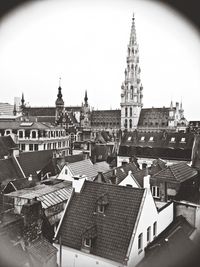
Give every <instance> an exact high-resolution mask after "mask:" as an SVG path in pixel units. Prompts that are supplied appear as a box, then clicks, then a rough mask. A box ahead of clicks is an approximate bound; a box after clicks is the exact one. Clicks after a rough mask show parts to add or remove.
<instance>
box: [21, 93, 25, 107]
mask: <svg viewBox="0 0 200 267" xmlns="http://www.w3.org/2000/svg"><path fill="white" fill-rule="evenodd" d="M24 107H25V100H24V93H22V98H21V108H22V109H23V108H24Z"/></svg>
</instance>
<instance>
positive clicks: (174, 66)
mask: <svg viewBox="0 0 200 267" xmlns="http://www.w3.org/2000/svg"><path fill="white" fill-rule="evenodd" d="M133 12H134V13H135V20H136V32H137V40H138V43H139V53H140V66H141V80H142V83H143V87H144V98H143V100H144V107H152V106H154V107H162V106H169V104H170V101H171V100H173V101H174V102H176V101H178V102H180V101H181V99H182V101H183V108H184V109H185V117H186V118H187V119H188V120H200V112H199V99H200V98H199V96H200V93H199V90H200V36H199V33H198V31H197V30H196V29H195V28H193V26H192V25H191V24H190V22H188V21H187V20H186V19H185V18H184V17H182V16H181V15H180V14H178V13H176V12H175V11H173V10H172V9H169V8H167V7H166V6H163V5H160V4H159V5H158V4H157V3H154V2H153V1H145V0H138V1H136V0H135V1H133V0H132V1H128V0H118V1H108V0H107V1H104V0H99V1H96V0H93V1H92V0H91V1H89V0H87V1H86V0H79V1H78V0H63V1H62V0H41V1H33V3H30V4H27V5H25V6H22V7H21V8H18V9H16V10H15V11H13V12H12V13H10V14H9V15H8V16H7V17H4V19H3V20H2V21H1V24H0V88H1V89H0V90H1V97H0V102H9V103H11V104H13V99H14V96H21V94H22V92H24V95H25V101H26V102H28V103H29V104H30V105H31V106H54V105H55V100H56V95H57V88H58V83H59V77H61V79H62V80H61V86H62V88H63V99H64V101H65V105H67V106H70V105H80V104H81V102H82V101H83V98H84V92H85V90H86V89H87V91H88V97H89V104H90V105H91V106H92V107H94V108H98V109H110V108H112V109H115V108H120V93H121V84H122V82H123V80H124V69H125V66H126V56H127V45H128V41H129V37H130V30H131V19H132V14H133Z"/></svg>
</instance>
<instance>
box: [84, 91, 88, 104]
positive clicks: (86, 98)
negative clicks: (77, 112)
mask: <svg viewBox="0 0 200 267" xmlns="http://www.w3.org/2000/svg"><path fill="white" fill-rule="evenodd" d="M84 102H85V106H88V96H87V90H85V97H84Z"/></svg>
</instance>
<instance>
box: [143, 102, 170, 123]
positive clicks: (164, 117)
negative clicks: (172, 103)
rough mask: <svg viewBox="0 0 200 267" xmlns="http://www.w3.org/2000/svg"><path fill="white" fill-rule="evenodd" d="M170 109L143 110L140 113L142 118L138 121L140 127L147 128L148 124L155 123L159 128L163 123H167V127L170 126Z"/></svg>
mask: <svg viewBox="0 0 200 267" xmlns="http://www.w3.org/2000/svg"><path fill="white" fill-rule="evenodd" d="M169 110H170V108H166V107H163V108H153V107H152V108H142V109H141V112H140V117H139V121H138V126H146V124H148V125H150V123H151V122H152V121H153V122H154V123H155V122H157V123H158V125H157V126H163V124H162V123H165V127H166V126H167V125H168V117H169Z"/></svg>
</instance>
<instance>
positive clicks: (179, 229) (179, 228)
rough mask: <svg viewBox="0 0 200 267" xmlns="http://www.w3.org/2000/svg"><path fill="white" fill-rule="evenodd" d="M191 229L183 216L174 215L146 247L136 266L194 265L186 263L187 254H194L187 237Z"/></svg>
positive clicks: (172, 266) (191, 244) (175, 266)
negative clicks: (143, 255)
mask: <svg viewBox="0 0 200 267" xmlns="http://www.w3.org/2000/svg"><path fill="white" fill-rule="evenodd" d="M193 231H194V227H192V226H191V225H190V224H189V223H188V222H187V220H186V219H185V218H184V217H183V216H178V217H176V218H175V219H174V221H173V222H172V223H171V224H170V225H169V226H168V227H167V228H166V229H165V230H164V231H163V232H162V233H161V234H160V235H159V236H158V237H156V238H155V240H154V241H153V242H151V243H150V245H149V246H148V247H147V248H146V255H145V258H144V259H143V260H142V261H141V262H140V263H139V265H138V266H137V267H160V266H164V267H169V266H170V267H178V266H188V267H189V266H194V265H193V264H191V263H190V264H188V263H189V262H188V260H189V256H192V255H193V256H194V254H193V252H194V243H193V242H192V241H191V239H190V238H189V237H190V235H191V233H192V232H193ZM190 260H191V259H190ZM195 266H199V265H195Z"/></svg>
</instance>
